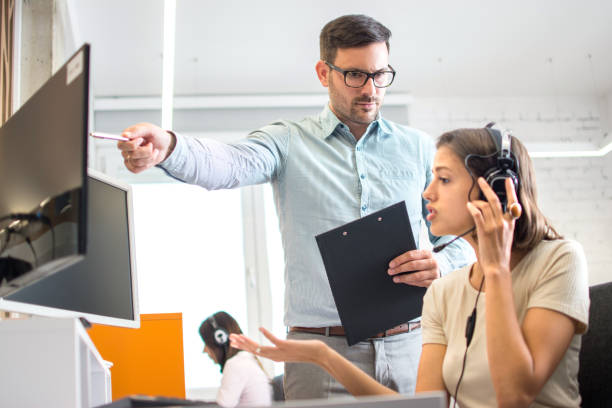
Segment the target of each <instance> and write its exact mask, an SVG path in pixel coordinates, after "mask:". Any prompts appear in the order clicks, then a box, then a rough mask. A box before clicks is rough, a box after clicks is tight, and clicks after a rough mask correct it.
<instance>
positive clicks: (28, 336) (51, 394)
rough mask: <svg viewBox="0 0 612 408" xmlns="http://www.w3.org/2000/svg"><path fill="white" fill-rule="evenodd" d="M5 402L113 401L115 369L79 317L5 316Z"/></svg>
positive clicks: (0, 383)
mask: <svg viewBox="0 0 612 408" xmlns="http://www.w3.org/2000/svg"><path fill="white" fill-rule="evenodd" d="M0 361H1V362H2V363H1V369H0V406H2V407H24V408H28V407H33V408H34V407H36V408H38V407H43V406H44V407H47V408H52V407H58V408H89V407H95V406H98V405H103V404H106V403H109V402H110V401H111V378H110V370H109V368H108V367H107V364H106V362H105V361H104V360H103V359H102V357H101V356H100V353H98V350H97V349H96V347H95V346H94V344H93V342H92V341H91V339H90V338H89V336H88V335H87V332H86V331H85V329H84V328H83V325H82V324H81V322H80V321H79V319H77V318H43V317H37V316H35V317H32V318H27V319H12V320H2V321H0Z"/></svg>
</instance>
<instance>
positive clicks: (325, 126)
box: [319, 102, 391, 139]
mask: <svg viewBox="0 0 612 408" xmlns="http://www.w3.org/2000/svg"><path fill="white" fill-rule="evenodd" d="M319 120H320V123H321V129H322V130H323V132H322V133H321V138H322V139H327V138H328V137H330V136H331V135H332V134H333V133H334V131H335V130H336V128H337V127H338V126H346V125H344V124H343V123H342V122H341V121H340V119H338V117H337V116H336V114H335V113H334V112H333V111H332V110H331V108H330V107H329V102H328V103H327V104H325V107H324V108H323V111H322V112H321V114H320V116H319ZM372 123H375V124H377V125H378V128H379V129H380V131H381V132H382V133H388V134H391V128H390V127H389V125H388V124H387V123H386V121H385V120H383V118H382V116H381V114H380V112H378V116H377V117H376V119H375V120H374V121H373V122H372ZM371 126H372V124H370V126H369V127H368V129H371ZM347 130H348V128H347Z"/></svg>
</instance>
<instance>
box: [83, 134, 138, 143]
mask: <svg viewBox="0 0 612 408" xmlns="http://www.w3.org/2000/svg"><path fill="white" fill-rule="evenodd" d="M89 136H92V137H96V138H98V139H111V140H120V141H122V142H127V141H129V140H130V139H128V138H127V137H123V136H120V135H114V134H112V133H103V132H91V133H90V134H89Z"/></svg>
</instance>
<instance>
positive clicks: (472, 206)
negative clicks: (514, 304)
mask: <svg viewBox="0 0 612 408" xmlns="http://www.w3.org/2000/svg"><path fill="white" fill-rule="evenodd" d="M478 186H479V187H480V189H481V190H482V193H483V194H484V196H485V197H486V198H487V201H482V200H474V201H470V202H468V203H467V208H468V211H469V212H470V214H471V215H472V218H473V219H474V224H475V225H476V234H477V237H478V253H477V256H478V264H479V266H480V267H481V268H482V271H483V273H484V275H485V276H488V275H490V274H509V273H510V258H511V254H512V239H513V237H514V224H515V222H516V219H517V218H518V217H517V215H518V216H520V213H519V214H516V212H517V211H515V214H512V212H510V211H509V212H506V213H504V212H502V206H501V203H500V201H499V198H498V197H497V194H495V192H494V191H493V189H492V188H491V186H489V185H488V184H487V182H486V181H485V180H484V179H483V178H482V177H480V178H479V179H478ZM506 197H508V208H517V206H518V208H519V210H518V212H520V204H519V203H518V199H517V197H516V192H515V191H514V185H513V183H512V180H511V179H510V178H507V179H506Z"/></svg>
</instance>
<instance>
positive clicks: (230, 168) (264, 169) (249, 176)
mask: <svg viewBox="0 0 612 408" xmlns="http://www.w3.org/2000/svg"><path fill="white" fill-rule="evenodd" d="M288 137H289V128H288V127H287V126H285V125H284V124H283V123H274V124H271V125H269V126H266V127H264V128H262V129H260V130H257V131H255V132H252V133H251V134H249V136H248V137H246V138H245V139H243V140H241V141H238V142H235V143H222V142H219V141H216V140H212V139H200V138H194V137H188V136H184V135H180V134H176V146H175V148H174V151H173V152H172V154H171V155H170V156H169V157H168V158H167V159H166V160H165V161H164V162H163V163H161V165H160V167H161V168H162V169H164V170H165V171H166V172H167V173H168V174H169V175H170V176H172V177H174V178H176V179H178V180H181V181H183V182H186V183H190V184H197V185H199V186H201V187H204V188H206V189H208V190H218V189H226V188H235V187H241V186H248V185H253V184H260V183H265V182H268V181H270V180H272V179H274V178H275V177H277V175H278V174H279V173H280V172H282V168H283V165H284V162H285V160H286V154H287V140H288Z"/></svg>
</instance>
